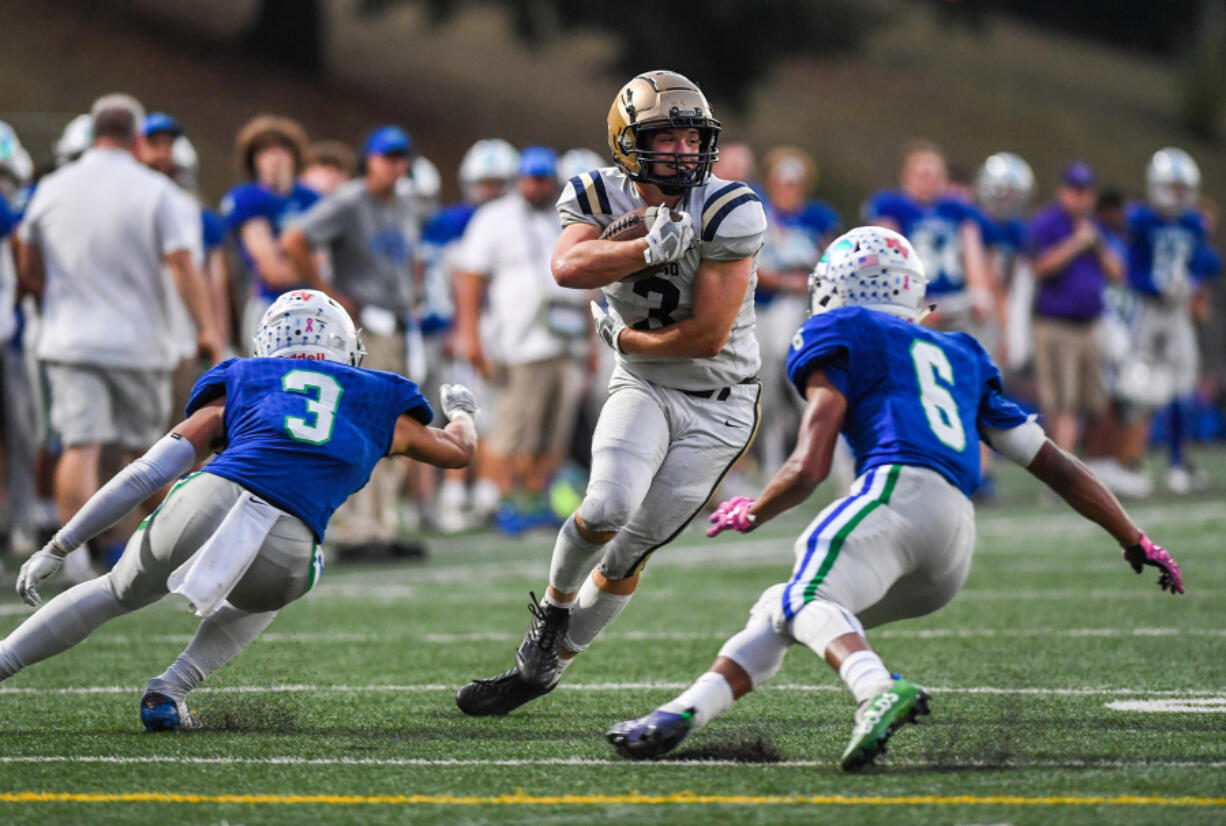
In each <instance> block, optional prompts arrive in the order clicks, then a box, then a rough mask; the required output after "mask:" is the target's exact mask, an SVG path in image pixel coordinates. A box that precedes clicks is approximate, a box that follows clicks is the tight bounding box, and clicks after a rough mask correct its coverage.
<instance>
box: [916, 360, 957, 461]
mask: <svg viewBox="0 0 1226 826" xmlns="http://www.w3.org/2000/svg"><path fill="white" fill-rule="evenodd" d="M911 360H912V361H913V362H915V377H916V378H917V379H918V380H919V386H920V404H921V405H923V408H924V415H925V416H927V417H928V426H929V427H930V428H932V432H933V433H934V434H936V437H937V438H938V439H940V440H941V443H942V444H944V445H945V446H946V447H948V448H950V449H951V450H956V451H958V452H959V453H961V452H962V450H963V449H964V448H965V447H966V431H965V430H964V429H963V427H962V419H961V418H959V417H958V405H957V403H956V402H954V397H953V396H951V395H950V393H949V391H948V390H946V389H945V388H944V387H942V386H941V385H939V384H937V379H940V380H941V381H943V382H945V384H947V385H949V386H950V387H952V386H953V383H954V370H953V367H951V366H950V364H949V357H948V356H946V355H945V351H944V350H942V349H941V348H940V347H938V346H936V345H935V344H932V343H930V342H927V341H921V340H918V339H917V340H916V341H915V343H913V344H912V345H911Z"/></svg>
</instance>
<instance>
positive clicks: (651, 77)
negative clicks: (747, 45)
mask: <svg viewBox="0 0 1226 826" xmlns="http://www.w3.org/2000/svg"><path fill="white" fill-rule="evenodd" d="M608 125H609V150H610V151H611V152H612V153H613V161H614V162H615V163H616V164H617V167H618V169H620V170H621V171H622V172H623V173H625V175H626V177H628V178H630V180H632V181H638V182H639V183H647V184H655V185H656V186H658V187H660V190H661V191H662V192H664V194H666V195H677V194H680V193H681V192H682V191H683V190H686V189H689V188H691V187H695V186H700V185H701V184H704V183H706V180H707V178H708V177H709V176H710V174H711V164H713V163H715V161H716V160H718V159H719V149H718V145H719V132H720V123H719V121H717V120H716V119H715V118H714V117H713V116H712V114H711V107H710V105H709V104H708V103H707V99H706V97H704V96H703V94H702V90H700V89H699V88H698V87H697V86H696V85H695V84H694V83H693V82H692V81H690V80H689V79H687V78H685V77H683V76H682V75H679V74H677V73H676V72H669V71H653V72H644V73H643V74H641V75H639V76H638V77H636V78H634V79H633V80H631V81H630V82H629V83H627V84H626V85H625V86H623V87H622V88H621V91H619V92H618V93H617V97H616V98H614V99H613V105H612V107H610V108H609V119H608ZM663 129H697V130H698V134H699V137H700V141H699V147H698V152H697V153H696V154H690V153H678V152H656V151H653V150H651V149H649V148H648V147H649V146H650V139H651V135H652V133H654V132H658V131H660V130H663ZM661 163H663V164H667V165H670V166H672V168H673V172H672V174H670V175H664V174H657V172H656V169H655V166H656V165H657V164H661Z"/></svg>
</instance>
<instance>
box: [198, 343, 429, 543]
mask: <svg viewBox="0 0 1226 826" xmlns="http://www.w3.org/2000/svg"><path fill="white" fill-rule="evenodd" d="M223 395H224V396H225V397H226V447H225V449H224V450H223V451H222V452H221V454H220V455H219V456H217V458H216V459H214V460H213V461H212V462H210V463H209V464H208V465H206V466H205V467H204V470H205V471H206V472H208V473H212V474H215V475H217V476H221V477H224V478H226V479H230V480H232V481H234V482H237V483H238V484H240V485H242V486H243V487H245V488H247V489H248V490H250V491H251V492H252V493H255V494H256V495H258V496H262V497H264V498H265V499H267V500H268V501H269V502H271V503H272V504H274V505H276V506H277V507H279V508H281V509H282V510H285V511H288V512H290V513H292V514H294V515H295V516H297V517H298V518H300V519H301V520H302V521H303V522H305V523H306V524H307V525H308V526H310V528H311V530H312V531H314V532H315V536H316V537H318V538H319V539H320V540H321V541H322V540H323V536H324V528H325V527H327V524H328V520H329V519H330V518H331V517H332V513H333V511H335V510H336V509H337V508H338V507H340V505H341V503H342V502H344V501H345V500H346V499H347V498H348V497H349V495H350V494H352V493H354V492H355V491H357V490H358V489H360V488H361V487H362V486H363V485H365V484H366V482H367V481H368V480H369V479H370V473H371V471H372V470H373V469H374V467H375V463H376V462H378V461H379V460H380V459H381V458H383V457H384V456H386V455H387V452H388V450H389V449H390V448H391V445H392V435H393V432H394V430H395V427H396V419H397V417H399V416H400V415H401V414H402V413H408V414H409V415H410V416H412V417H413V418H415V419H417V420H418V421H420V422H421V423H422V424H427V423H429V421H430V420H431V418H433V415H434V414H433V412H432V411H431V410H430V405H429V403H428V402H427V401H426V398H425V396H423V395H422V394H421V392H420V391H419V390H418V389H417V385H416V384H414V383H413V382H411V381H409V380H408V379H406V378H403V377H402V376H398V375H396V374H395V373H384V372H382V371H379V370H364V369H362V368H360V367H350V366H348V365H346V364H339V363H337V362H333V361H303V360H301V359H285V358H248V359H229V360H227V361H223V362H222V363H221V364H219V365H217V366H216V367H214V368H213V369H212V370H209V371H208V372H207V373H205V374H204V375H203V376H201V377H200V378H199V379H198V380H197V381H196V386H195V387H193V388H192V394H191V397H190V398H189V399H188V402H187V410H186V415H189V416H190V415H191V414H192V413H193V412H195V411H196V410H197V409H198V408H199V407H201V406H202V405H204V404H206V403H207V402H209V401H211V400H212V399H215V398H218V397H220V396H223Z"/></svg>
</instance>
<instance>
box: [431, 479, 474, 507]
mask: <svg viewBox="0 0 1226 826" xmlns="http://www.w3.org/2000/svg"><path fill="white" fill-rule="evenodd" d="M467 499H468V489H467V488H466V487H464V483H463V482H461V481H460V480H459V479H445V480H444V481H443V486H442V487H441V488H440V489H439V492H438V504H439V506H440V507H444V508H462V507H464V502H465V501H466V500H467Z"/></svg>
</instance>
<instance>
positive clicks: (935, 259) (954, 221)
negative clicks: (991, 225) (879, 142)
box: [864, 192, 987, 296]
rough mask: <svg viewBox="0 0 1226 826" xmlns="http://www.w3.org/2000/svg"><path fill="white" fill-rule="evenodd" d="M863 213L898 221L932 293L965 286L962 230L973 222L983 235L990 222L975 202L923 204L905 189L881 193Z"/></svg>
mask: <svg viewBox="0 0 1226 826" xmlns="http://www.w3.org/2000/svg"><path fill="white" fill-rule="evenodd" d="M864 213H865V219H866V220H868V221H877V220H879V219H881V218H889V219H891V220H892V221H894V223H896V224H898V231H899V232H901V233H902V234H903V235H905V236H906V237H907V240H908V241H910V242H911V246H913V247H915V252H916V254H917V255H918V256H919V257H920V260H921V261H922V262H923V263H924V272H926V273H927V274H928V295H929V296H939V295H947V294H949V293H956V292H961V291H962V290H964V289H965V288H966V273H965V272H964V271H963V266H962V237H961V235H960V234H959V233H960V231H961V229H962V225H963V224H965V223H966V222H967V221H970V222H972V223H974V224H975V225H976V226H978V227H979V228H980V233H981V234H984V229H983V228H984V226H985V224H986V223H987V222H986V219H985V218H984V217H983V215H982V213H980V211H979V210H978V209H976V208H975V207H974V206H973V205H971V204H968V203H966V202H965V201H960V200H958V199H957V198H949V197H943V198H939V199H937V200H936V201H934V202H933V203H931V204H921V203H919V202H917V201H914V200H912V199H911V198H910V197H908V196H907V195H905V194H903V193H902V192H879V193H877V194H876V195H874V196H873V197H872V198H871V199H870V200H869V202H868V203H867V204H866V205H865V208H864Z"/></svg>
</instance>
